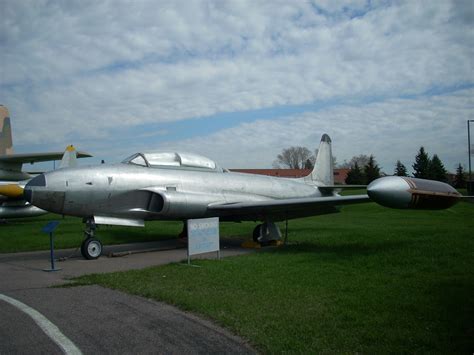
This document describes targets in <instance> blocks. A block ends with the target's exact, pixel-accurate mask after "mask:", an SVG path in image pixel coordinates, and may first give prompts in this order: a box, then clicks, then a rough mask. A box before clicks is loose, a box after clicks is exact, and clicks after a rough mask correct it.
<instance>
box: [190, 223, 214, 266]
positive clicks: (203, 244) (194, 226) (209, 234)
mask: <svg viewBox="0 0 474 355" xmlns="http://www.w3.org/2000/svg"><path fill="white" fill-rule="evenodd" d="M187 226H188V259H189V256H191V255H196V254H202V253H209V252H212V251H217V252H219V218H218V217H214V218H202V219H188V221H187Z"/></svg>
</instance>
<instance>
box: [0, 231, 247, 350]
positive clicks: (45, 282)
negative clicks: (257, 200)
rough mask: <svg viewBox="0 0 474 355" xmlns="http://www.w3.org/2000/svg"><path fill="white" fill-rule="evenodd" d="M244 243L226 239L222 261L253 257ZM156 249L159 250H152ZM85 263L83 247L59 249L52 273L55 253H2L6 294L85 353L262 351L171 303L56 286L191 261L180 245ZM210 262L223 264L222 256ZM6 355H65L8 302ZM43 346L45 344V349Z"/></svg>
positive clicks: (132, 249) (131, 250)
mask: <svg viewBox="0 0 474 355" xmlns="http://www.w3.org/2000/svg"><path fill="white" fill-rule="evenodd" d="M239 243H240V241H234V242H233V243H226V242H222V241H221V257H227V256H232V255H240V254H244V253H249V252H253V251H251V250H247V249H242V248H240V247H238V245H239ZM150 250H152V251H150ZM123 252H125V253H124V255H125V256H122V257H106V256H102V257H100V258H99V259H97V260H84V259H82V256H80V251H79V249H68V250H58V251H57V252H56V257H57V258H64V259H63V260H64V261H59V262H56V267H58V268H62V270H61V271H57V272H44V271H43V269H45V268H49V266H50V262H49V251H40V252H28V253H15V254H0V277H1V282H0V293H2V294H5V295H7V296H9V297H13V298H15V299H17V300H19V301H21V302H23V303H25V304H26V305H28V306H30V307H32V308H34V309H35V310H37V311H39V312H40V313H42V314H43V315H44V316H45V317H46V318H48V319H49V320H50V321H51V322H53V323H54V324H55V325H56V326H57V327H59V329H60V330H61V331H62V332H63V333H64V334H65V335H66V336H67V337H68V338H69V339H70V340H71V341H73V342H74V343H75V344H76V346H77V347H78V348H79V349H80V350H81V351H82V352H83V353H98V352H100V353H120V354H121V353H132V352H133V353H217V352H218V353H254V352H255V351H254V350H253V349H252V348H251V347H250V346H249V345H248V344H246V342H245V341H243V340H242V339H239V338H237V337H235V336H233V335H231V334H230V333H229V332H227V331H225V330H223V329H221V328H220V327H217V326H215V325H214V324H212V323H211V322H209V321H206V320H202V319H200V318H198V317H196V316H194V315H192V314H189V313H186V312H182V311H180V310H178V309H176V308H174V307H171V306H169V305H166V304H164V303H160V302H155V301H151V300H147V299H144V298H141V297H137V296H131V295H128V294H125V293H122V292H118V291H114V290H108V289H105V288H102V287H98V286H81V287H73V288H49V287H50V286H55V285H61V284H64V283H65V282H68V279H69V278H71V277H76V276H81V275H85V274H91V273H105V272H114V271H124V270H132V269H140V268H145V267H150V266H154V265H162V264H167V263H170V262H180V261H184V260H186V258H187V254H186V249H185V248H184V246H183V245H182V244H181V243H180V242H179V241H177V240H171V241H161V242H152V243H136V244H128V245H119V246H107V247H104V253H103V254H105V255H107V254H110V253H123ZM203 257H209V258H215V257H216V253H209V254H208V255H204V256H203ZM0 316H2V322H0V335H1V336H2V338H3V337H4V336H5V337H7V338H8V341H5V342H4V341H3V340H2V342H0V353H9V352H21V353H26V352H28V353H30V352H32V353H36V352H38V351H40V352H44V353H57V352H60V349H59V348H58V347H57V345H55V344H54V343H52V342H51V341H50V340H49V339H48V337H47V336H46V335H45V334H43V333H42V332H41V331H40V330H39V328H38V327H37V325H35V324H34V322H33V321H32V320H31V319H29V318H28V316H26V315H25V314H24V313H22V312H21V311H20V310H17V309H15V308H13V307H12V306H11V305H10V304H8V303H5V302H2V301H0ZM38 344H39V345H38Z"/></svg>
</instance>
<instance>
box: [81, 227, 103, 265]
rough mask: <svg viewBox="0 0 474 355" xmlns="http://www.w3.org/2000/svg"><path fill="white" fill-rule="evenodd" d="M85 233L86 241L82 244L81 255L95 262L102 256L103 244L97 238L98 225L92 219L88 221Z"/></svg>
mask: <svg viewBox="0 0 474 355" xmlns="http://www.w3.org/2000/svg"><path fill="white" fill-rule="evenodd" d="M85 222H86V229H85V231H84V241H83V242H82V244H81V254H82V256H83V257H84V258H85V259H88V260H94V259H97V258H98V257H99V256H100V255H101V254H102V243H101V242H100V240H98V239H96V238H95V230H96V229H97V226H96V224H95V223H94V221H93V220H92V219H87V220H86V221H85Z"/></svg>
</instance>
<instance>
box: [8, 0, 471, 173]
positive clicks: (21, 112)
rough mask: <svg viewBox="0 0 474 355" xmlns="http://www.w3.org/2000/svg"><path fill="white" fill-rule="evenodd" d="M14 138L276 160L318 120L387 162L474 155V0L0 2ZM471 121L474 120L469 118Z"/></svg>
mask: <svg viewBox="0 0 474 355" xmlns="http://www.w3.org/2000/svg"><path fill="white" fill-rule="evenodd" d="M0 5H1V12H2V16H1V20H0V26H1V27H0V53H1V54H0V60H1V62H0V102H1V103H3V104H4V105H6V106H8V108H9V110H10V114H11V118H12V124H13V133H14V143H15V151H16V152H29V151H49V150H53V151H54V150H62V149H63V148H64V147H65V146H66V145H67V144H71V143H72V144H74V145H75V146H76V147H78V148H79V149H81V150H85V151H88V152H90V153H92V154H94V155H95V156H96V159H89V162H90V163H94V162H95V161H97V159H99V160H100V159H105V160H106V161H108V162H115V161H119V160H121V158H123V157H125V156H127V155H129V154H131V153H133V152H136V151H141V150H155V149H179V150H181V151H192V152H197V153H200V154H203V155H206V156H209V157H211V158H213V159H215V160H217V161H218V162H220V163H221V165H222V166H225V167H228V168H267V167H271V166H272V163H273V161H274V159H275V157H276V155H277V154H278V153H280V152H281V150H282V149H283V148H286V147H289V146H292V145H302V146H307V147H308V148H310V149H314V148H316V147H317V145H318V144H319V140H320V137H321V135H322V134H323V133H328V134H329V135H330V136H331V138H332V141H333V151H334V155H335V156H336V157H337V161H338V162H343V161H344V160H349V159H350V158H351V157H352V156H354V155H358V154H374V155H375V158H376V159H377V161H378V162H379V164H380V166H381V167H382V168H383V170H385V171H386V172H388V173H391V172H392V171H393V168H394V165H395V162H396V161H397V159H400V160H401V161H402V162H403V163H405V165H407V167H409V166H411V164H412V163H413V159H414V156H415V154H416V152H417V151H418V149H419V147H420V146H422V145H423V146H424V147H425V148H426V150H427V151H428V153H430V154H434V153H437V154H438V155H439V156H440V158H441V159H442V161H443V162H444V164H445V166H446V168H448V169H449V170H451V171H454V169H455V165H456V164H457V163H458V162H461V163H463V164H467V129H466V121H467V120H468V119H474V114H473V113H474V69H473V59H474V2H473V1H471V0H467V1H461V0H459V1H447V0H434V1H433V0H429V1H407V2H400V1H396V2H392V1H351V2H340V1H333V0H327V1H314V2H313V1H286V0H285V1H280V0H266V1H255V0H252V1H244V0H236V1H226V0H216V1H204V0H202V1H190V0H183V1H176V0H173V1H164V0H154V1H138V0H137V1H132V0H130V1H120V0H113V1H104V0H101V1H95V0H91V1H87V0H80V1H74V0H72V1H59V0H58V1H53V0H51V1H41V0H34V1H33V0H32V1H27V0H0ZM473 127H474V125H473Z"/></svg>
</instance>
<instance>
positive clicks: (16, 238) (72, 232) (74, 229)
mask: <svg viewBox="0 0 474 355" xmlns="http://www.w3.org/2000/svg"><path fill="white" fill-rule="evenodd" d="M53 220H56V221H59V222H60V224H59V226H58V228H57V229H56V231H55V234H54V235H55V238H54V239H55V247H56V248H57V249H62V248H76V247H79V246H80V245H81V243H82V241H83V232H84V224H83V223H82V220H81V219H80V218H75V217H65V218H63V217H62V216H58V215H54V214H47V215H44V216H41V217H35V218H19V219H11V220H8V222H6V223H4V224H0V253H12V252H20V251H31V250H47V249H49V236H48V235H47V234H44V233H42V232H41V229H42V228H43V227H44V226H45V225H46V224H47V223H48V222H49V221H53ZM181 228H182V223H178V222H147V223H146V227H145V228H131V227H121V226H99V229H98V230H97V232H96V234H97V237H98V238H99V239H100V240H101V241H102V243H103V244H104V245H110V244H122V243H132V242H147V241H152V240H159V239H167V238H175V237H176V236H177V235H178V233H179V232H180V231H181Z"/></svg>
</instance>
